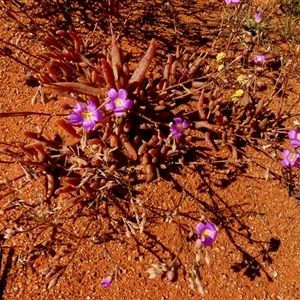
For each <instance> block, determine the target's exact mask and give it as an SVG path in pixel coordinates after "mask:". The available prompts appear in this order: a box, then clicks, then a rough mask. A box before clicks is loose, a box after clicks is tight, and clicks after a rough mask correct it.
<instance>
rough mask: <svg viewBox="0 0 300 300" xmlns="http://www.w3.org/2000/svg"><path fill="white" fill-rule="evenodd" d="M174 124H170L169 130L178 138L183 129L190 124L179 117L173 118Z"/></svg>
mask: <svg viewBox="0 0 300 300" xmlns="http://www.w3.org/2000/svg"><path fill="white" fill-rule="evenodd" d="M174 121H175V124H173V125H171V127H170V131H171V134H172V135H173V136H174V137H175V138H176V139H178V138H180V137H181V136H182V133H183V131H184V130H185V129H187V128H189V127H190V125H189V123H188V122H187V121H185V120H182V119H181V118H174Z"/></svg>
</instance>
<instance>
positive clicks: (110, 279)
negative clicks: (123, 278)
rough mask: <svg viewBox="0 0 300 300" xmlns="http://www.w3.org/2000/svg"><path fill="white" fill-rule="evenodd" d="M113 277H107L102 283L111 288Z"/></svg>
mask: <svg viewBox="0 0 300 300" xmlns="http://www.w3.org/2000/svg"><path fill="white" fill-rule="evenodd" d="M112 279H113V277H112V276H111V275H109V276H107V277H105V278H104V279H103V280H102V281H101V282H100V284H101V285H102V286H104V287H106V288H110V286H111V282H112Z"/></svg>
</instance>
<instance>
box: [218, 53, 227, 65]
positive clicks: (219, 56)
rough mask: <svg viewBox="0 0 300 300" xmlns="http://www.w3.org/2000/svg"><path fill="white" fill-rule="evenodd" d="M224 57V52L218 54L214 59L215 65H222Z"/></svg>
mask: <svg viewBox="0 0 300 300" xmlns="http://www.w3.org/2000/svg"><path fill="white" fill-rule="evenodd" d="M225 57H226V54H225V53H224V52H220V53H218V54H217V57H216V61H217V63H222V62H223V60H224V58H225Z"/></svg>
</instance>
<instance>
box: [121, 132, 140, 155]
mask: <svg viewBox="0 0 300 300" xmlns="http://www.w3.org/2000/svg"><path fill="white" fill-rule="evenodd" d="M121 143H122V145H123V146H124V148H125V149H126V150H127V152H128V156H129V158H130V159H132V160H137V158H138V154H137V153H136V151H135V149H134V148H133V146H132V145H131V143H130V141H129V140H128V138H127V137H126V136H125V135H122V137H121Z"/></svg>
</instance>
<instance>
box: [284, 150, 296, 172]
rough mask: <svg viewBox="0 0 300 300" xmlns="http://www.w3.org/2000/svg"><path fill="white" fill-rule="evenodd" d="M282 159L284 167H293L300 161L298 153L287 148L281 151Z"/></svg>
mask: <svg viewBox="0 0 300 300" xmlns="http://www.w3.org/2000/svg"><path fill="white" fill-rule="evenodd" d="M282 156H283V160H282V162H281V164H282V165H283V166H284V167H291V168H295V167H297V165H298V164H299V162H300V154H299V153H297V152H290V151H289V150H284V151H283V152H282Z"/></svg>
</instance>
